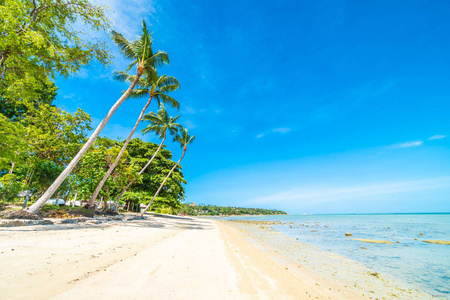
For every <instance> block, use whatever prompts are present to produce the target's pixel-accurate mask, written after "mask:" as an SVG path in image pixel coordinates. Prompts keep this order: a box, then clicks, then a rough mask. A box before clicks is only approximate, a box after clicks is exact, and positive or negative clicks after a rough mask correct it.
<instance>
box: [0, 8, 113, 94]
mask: <svg viewBox="0 0 450 300" xmlns="http://www.w3.org/2000/svg"><path fill="white" fill-rule="evenodd" d="M75 22H79V23H82V24H84V25H85V26H86V27H88V28H91V30H94V31H102V30H105V29H106V28H108V22H107V19H106V17H105V11H104V8H103V7H101V6H98V5H93V4H91V3H89V1H88V0H70V1H56V0H39V1H30V0H4V1H2V2H0V78H1V82H2V84H1V86H0V94H2V96H3V97H6V98H10V99H26V98H28V97H31V98H33V97H34V96H36V94H39V93H38V92H37V93H36V91H39V90H40V89H41V88H42V87H43V85H46V84H50V80H49V78H51V79H54V78H55V77H56V76H57V75H63V76H65V77H67V76H69V75H70V74H71V73H74V72H76V71H78V70H79V69H80V68H81V66H84V65H87V64H88V63H89V62H90V61H91V60H92V59H97V60H99V61H100V62H101V63H103V64H108V63H109V54H108V52H107V51H106V50H107V49H106V44H105V43H103V42H99V41H94V40H91V39H89V38H88V35H86V34H84V33H83V32H80V31H77V30H76V29H75V28H76V26H74V24H75Z"/></svg>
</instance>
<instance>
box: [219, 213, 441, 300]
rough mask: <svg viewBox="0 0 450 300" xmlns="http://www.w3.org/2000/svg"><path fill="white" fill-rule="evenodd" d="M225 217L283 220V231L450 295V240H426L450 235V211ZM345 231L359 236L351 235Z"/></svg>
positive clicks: (280, 227)
mask: <svg viewBox="0 0 450 300" xmlns="http://www.w3.org/2000/svg"><path fill="white" fill-rule="evenodd" d="M221 219H229V220H265V221H281V222H283V224H282V225H275V226H273V228H274V229H275V230H277V231H280V232H281V233H283V234H286V235H288V236H291V237H294V238H297V239H298V240H299V241H301V242H305V243H309V244H312V245H315V246H317V247H319V248H320V249H322V250H325V251H332V252H334V253H337V254H340V255H342V256H345V257H347V258H350V259H352V260H355V261H357V262H359V263H361V264H363V265H365V266H366V267H369V268H370V269H372V270H374V271H377V272H380V273H384V274H388V275H391V276H392V277H395V278H396V279H398V280H400V281H402V282H405V283H406V284H408V285H409V286H413V287H414V288H416V289H418V290H422V291H425V292H426V293H429V294H432V295H434V296H437V297H439V298H450V245H437V244H429V243H425V242H423V241H424V240H447V241H448V240H450V214H370V215H359V214H358V215H284V216H261V217H254V216H251V217H229V218H221ZM345 233H351V234H353V236H350V237H347V236H345ZM421 234H422V235H421ZM354 238H360V239H373V240H386V241H390V242H393V243H394V244H373V243H367V242H361V241H356V240H353V239H354ZM397 242H398V243H397Z"/></svg>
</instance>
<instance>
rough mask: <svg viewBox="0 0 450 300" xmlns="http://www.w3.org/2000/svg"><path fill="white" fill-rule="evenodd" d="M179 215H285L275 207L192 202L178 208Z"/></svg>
mask: <svg viewBox="0 0 450 300" xmlns="http://www.w3.org/2000/svg"><path fill="white" fill-rule="evenodd" d="M179 214H180V215H185V216H241V215H286V214H287V213H286V212H284V211H281V210H277V209H264V208H245V207H234V206H216V205H205V204H199V205H195V204H194V203H191V204H188V203H184V204H182V205H181V208H180V209H179Z"/></svg>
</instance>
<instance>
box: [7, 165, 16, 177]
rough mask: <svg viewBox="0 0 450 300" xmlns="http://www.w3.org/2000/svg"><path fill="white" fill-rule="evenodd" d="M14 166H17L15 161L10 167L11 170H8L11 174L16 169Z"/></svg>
mask: <svg viewBox="0 0 450 300" xmlns="http://www.w3.org/2000/svg"><path fill="white" fill-rule="evenodd" d="M14 166H15V163H14V162H11V168H10V169H9V172H8V174H9V175H11V174H12V173H13V171H14Z"/></svg>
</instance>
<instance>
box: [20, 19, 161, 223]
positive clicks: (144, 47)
mask: <svg viewBox="0 0 450 300" xmlns="http://www.w3.org/2000/svg"><path fill="white" fill-rule="evenodd" d="M111 36H112V39H113V40H114V42H115V43H116V44H117V46H118V47H119V50H120V52H122V54H123V55H124V56H125V57H126V58H128V59H130V60H131V61H132V63H131V64H130V65H129V66H128V68H127V70H130V69H131V68H132V67H134V66H136V65H137V72H136V77H135V78H134V80H133V82H132V83H131V84H130V86H129V87H128V89H127V90H126V91H125V93H123V94H122V96H121V97H120V98H119V100H117V102H116V103H114V105H113V106H112V107H111V109H110V110H109V112H108V114H107V115H106V117H105V118H104V119H103V120H102V121H101V122H100V124H99V125H98V126H97V128H96V129H95V131H94V132H93V133H92V135H91V136H90V138H89V139H88V141H87V142H86V143H85V144H84V146H83V147H82V148H81V149H80V151H79V152H78V153H77V155H75V157H74V158H73V159H72V161H71V162H70V163H69V164H68V165H67V167H66V169H65V170H64V171H62V172H61V174H60V175H59V176H58V178H56V180H55V181H54V182H53V183H52V185H50V187H49V188H48V189H47V191H45V193H44V194H43V195H42V196H41V197H40V198H39V199H38V200H37V201H36V202H35V203H34V204H33V205H31V206H30V207H29V208H28V210H27V211H28V212H29V213H34V214H37V213H38V212H39V210H40V209H41V208H42V206H44V204H45V203H46V202H47V201H48V199H50V197H51V196H52V195H53V193H54V192H55V191H56V190H57V189H58V188H59V186H60V185H61V184H62V183H63V181H64V180H65V179H66V177H67V176H68V175H69V174H70V172H72V170H73V168H75V166H76V165H77V163H78V161H79V160H80V159H81V157H82V156H83V155H84V154H85V153H86V151H87V150H88V149H89V147H90V146H91V145H92V144H93V143H94V141H95V139H96V138H97V137H98V135H99V134H100V132H101V131H102V130H103V128H104V127H105V126H106V123H108V121H109V119H110V118H111V117H112V115H113V114H114V112H115V111H116V110H117V108H119V106H120V105H121V104H122V103H123V101H124V100H125V99H126V98H127V97H128V96H129V95H130V94H131V91H132V90H133V89H134V87H135V85H136V84H137V83H138V81H139V78H140V77H141V76H142V74H143V73H144V70H145V69H146V68H150V67H153V66H155V65H162V64H164V63H169V58H168V56H167V53H165V52H157V53H153V50H152V35H151V33H150V31H149V30H148V28H147V25H146V24H145V21H143V22H142V34H141V35H140V36H139V38H138V39H137V40H135V41H134V42H129V41H128V40H127V39H125V37H124V36H123V35H122V34H120V33H118V32H116V31H112V32H111Z"/></svg>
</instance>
